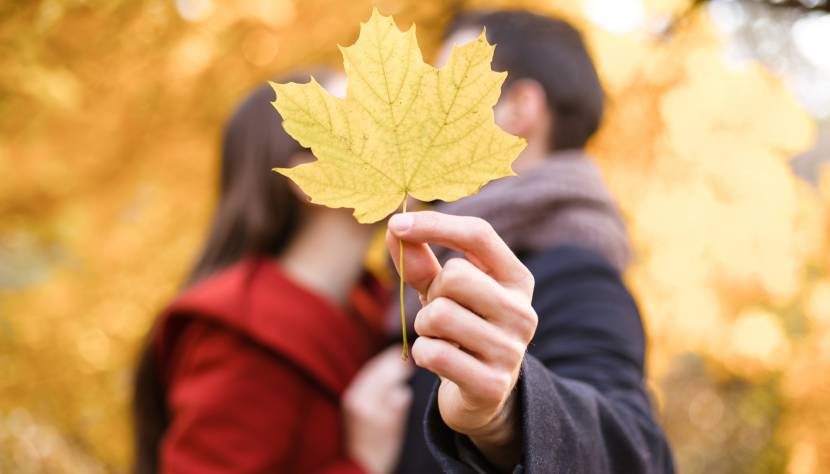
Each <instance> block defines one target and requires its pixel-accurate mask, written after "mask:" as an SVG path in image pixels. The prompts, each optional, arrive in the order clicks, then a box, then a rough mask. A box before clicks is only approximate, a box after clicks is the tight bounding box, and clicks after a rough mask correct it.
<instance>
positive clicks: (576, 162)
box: [387, 150, 631, 328]
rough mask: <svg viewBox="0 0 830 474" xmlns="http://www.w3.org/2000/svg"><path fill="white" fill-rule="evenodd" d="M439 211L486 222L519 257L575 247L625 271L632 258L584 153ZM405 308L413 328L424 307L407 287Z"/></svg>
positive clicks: (396, 311)
mask: <svg viewBox="0 0 830 474" xmlns="http://www.w3.org/2000/svg"><path fill="white" fill-rule="evenodd" d="M434 209H435V210H436V211H439V212H443V213H446V214H453V215H463V216H476V217H480V218H482V219H484V220H486V221H487V222H489V223H490V225H492V226H493V228H494V229H495V231H496V232H497V233H498V234H499V236H501V238H502V239H503V240H504V241H505V243H507V245H508V246H509V247H510V249H511V250H512V251H513V252H514V253H516V254H517V255H519V256H525V255H528V254H533V253H538V252H541V251H544V250H547V249H549V248H551V247H554V246H557V245H562V244H572V245H577V246H582V247H586V248H588V249H590V250H592V251H594V252H596V253H598V254H600V255H602V256H603V257H605V258H606V259H607V260H608V261H609V262H610V263H611V264H612V265H613V266H614V267H616V268H617V270H619V271H620V272H621V273H622V272H623V271H624V269H625V267H626V265H627V264H628V262H629V259H630V258H631V250H630V247H629V242H628V236H627V234H626V230H625V223H624V222H623V219H622V216H621V215H620V212H619V210H618V208H617V206H616V204H615V203H614V199H613V198H612V197H611V194H610V193H609V192H608V190H607V189H606V187H605V183H604V182H603V180H602V176H601V174H600V172H599V169H598V168H597V166H596V165H595V164H594V162H593V161H592V160H591V158H589V157H588V156H587V155H585V154H584V152H582V151H581V150H571V151H566V152H560V153H556V154H554V155H552V156H550V157H548V158H547V159H545V160H544V162H542V163H541V164H539V165H537V166H536V167H535V168H533V169H531V170H528V171H526V172H523V173H522V174H521V175H518V176H510V177H507V178H503V179H500V180H498V181H494V182H492V183H490V184H488V185H486V186H485V187H484V188H482V189H481V191H479V192H478V193H477V194H475V195H473V196H469V197H466V198H463V199H460V200H458V201H454V202H449V203H440V204H438V205H436V206H435V207H434ZM432 250H433V252H435V256H436V257H437V258H438V261H439V262H440V263H441V264H442V265H443V264H444V262H446V261H447V260H449V259H451V258H454V257H459V256H461V254H460V253H458V252H456V251H454V250H451V249H447V248H444V247H438V246H434V245H433V246H432ZM392 306H393V307H392V308H390V313H389V314H388V319H387V321H390V322H393V321H399V317H400V304H399V303H397V302H396V303H395V304H393V305H392ZM404 306H405V308H406V319H407V322H408V325H409V327H410V328H411V327H412V324H413V321H414V318H415V314H416V313H417V312H418V310H419V309H420V308H421V303H420V301H419V299H418V293H417V292H416V291H415V290H414V289H412V288H410V287H408V286H407V287H406V289H405V291H404ZM390 324H391V323H390Z"/></svg>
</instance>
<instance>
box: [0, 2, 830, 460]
mask: <svg viewBox="0 0 830 474" xmlns="http://www.w3.org/2000/svg"><path fill="white" fill-rule="evenodd" d="M375 3H377V5H378V8H379V9H380V11H381V12H383V13H384V14H393V15H394V16H395V19H396V21H397V23H398V25H399V26H401V27H402V28H403V29H405V28H407V27H408V26H409V25H410V24H411V23H412V22H416V23H417V25H418V29H417V34H418V42H419V43H420V44H421V45H422V48H423V50H424V56H425V59H427V60H428V61H429V60H431V59H432V54H434V52H435V51H436V47H437V45H438V43H439V41H440V38H441V34H442V29H443V28H444V26H445V25H446V22H447V21H448V19H449V18H450V17H451V15H453V14H454V13H455V12H456V10H458V9H461V8H473V7H477V6H500V5H510V6H526V7H529V8H532V9H534V11H537V12H541V13H548V14H556V15H559V16H564V17H565V18H567V19H569V20H571V21H572V22H573V23H574V24H576V25H577V26H579V27H580V28H582V29H583V30H584V32H585V35H586V39H587V41H588V43H589V45H590V47H591V50H592V52H593V53H594V55H595V59H596V62H597V64H598V67H599V69H600V73H601V76H602V79H603V83H604V86H605V87H606V89H607V91H608V94H609V110H608V113H607V115H606V118H605V121H604V125H603V128H602V129H601V131H600V133H599V134H598V136H597V137H596V138H595V139H594V140H593V141H592V143H591V144H590V150H589V151H590V152H591V153H592V154H593V155H594V156H596V157H597V158H598V161H599V163H600V165H601V167H602V169H603V172H604V174H605V177H606V179H607V181H608V183H609V185H610V187H611V189H612V191H613V192H614V194H615V195H616V196H617V198H618V199H619V201H620V203H621V206H622V209H623V211H624V213H625V216H626V220H627V224H628V225H629V228H630V232H631V236H632V240H633V242H634V244H635V249H636V259H635V263H634V265H633V266H632V267H631V269H630V271H629V272H628V274H627V275H626V279H627V281H628V283H629V285H630V286H631V288H632V289H633V291H634V293H635V294H636V296H637V298H638V300H639V303H640V304H641V306H642V309H643V311H644V314H645V317H646V324H647V329H648V331H649V335H650V340H649V344H650V346H649V350H650V353H649V355H650V367H649V377H650V385H651V388H652V390H653V392H654V394H655V403H656V405H657V407H658V410H659V412H660V416H661V418H662V420H663V423H664V425H665V426H666V428H667V430H668V431H669V434H670V436H671V438H672V441H673V443H674V445H675V448H676V454H677V459H678V462H679V464H680V466H681V469H682V472H690V473H698V472H723V473H733V472H734V473H738V472H781V471H786V470H790V471H791V472H797V473H806V472H826V471H828V470H830V433H828V431H827V430H826V427H827V426H830V411H828V410H827V409H826V407H827V404H828V402H830V393H828V391H827V390H828V389H827V387H830V274H828V266H827V263H828V262H827V255H828V254H829V253H828V251H830V242H828V238H827V236H828V230H830V228H829V227H828V211H830V174H829V173H827V172H825V173H824V177H825V178H824V179H823V180H822V181H821V183H820V184H819V185H818V186H813V185H810V184H808V183H806V182H805V181H803V180H801V179H800V178H798V177H797V176H795V175H794V174H793V172H792V170H791V167H790V166H789V163H788V160H790V159H791V158H792V157H793V156H795V155H797V154H798V153H800V152H803V151H804V150H806V149H808V148H809V147H810V146H811V145H812V142H813V140H814V138H815V137H814V135H815V127H814V124H813V122H812V120H811V119H810V117H809V115H808V114H807V113H806V112H805V111H804V110H803V109H802V108H801V107H800V106H799V105H798V103H797V102H796V100H795V98H794V97H793V96H792V94H791V93H790V92H789V91H788V90H787V89H786V88H785V87H784V85H783V84H782V82H781V80H780V79H779V78H777V77H775V76H774V75H773V74H771V73H770V72H769V71H767V70H765V69H764V68H763V67H762V66H760V65H758V64H755V63H746V64H743V65H740V66H734V65H730V64H728V63H726V62H725V61H724V60H723V50H724V45H723V41H722V38H721V37H720V36H719V34H718V32H717V31H716V30H715V29H714V27H713V26H712V25H711V22H710V21H709V19H708V17H707V16H706V13H705V11H701V12H699V13H697V14H694V15H692V16H691V17H688V18H687V19H686V21H684V22H682V23H681V24H680V25H679V26H678V27H677V28H676V29H675V30H674V32H673V33H672V34H671V35H670V36H668V37H663V38H652V37H647V36H645V35H641V34H626V35H619V34H612V33H609V32H607V31H605V30H602V29H600V28H598V27H596V26H594V25H593V24H592V23H590V22H588V21H587V20H586V19H585V17H584V15H583V9H582V5H581V2H579V1H564V0H563V1H538V2H537V1H524V2H519V1H511V2H496V1H489V2H485V1H470V2H463V3H462V2H439V1H416V0H403V1H400V2H392V1H381V2H375ZM372 4H373V2H369V1H368V0H367V1H349V2H346V1H343V2H328V1H323V0H308V1H292V0H273V1H265V0H263V1H253V0H252V1H240V2H219V1H217V0H215V1H213V2H210V1H207V0H202V1H195V0H192V1H184V0H178V1H176V2H171V1H162V0H147V1H144V2H131V1H125V0H115V1H107V2H98V1H83V2H81V1H69V2H59V1H54V0H53V1H47V0H41V1H34V2H6V3H4V4H3V5H0V45H2V48H3V54H2V55H0V176H2V178H0V179H2V185H0V471H2V472H6V471H9V472H34V473H37V472H50V473H51V472H56V473H61V472H66V473H69V472H72V473H75V472H122V471H123V470H124V469H125V468H126V466H127V464H128V461H129V458H130V441H129V436H128V435H129V425H128V420H129V417H128V406H129V393H130V387H131V377H132V375H131V374H132V367H133V363H134V358H135V354H136V349H137V347H138V346H139V344H140V341H141V340H142V338H143V336H144V334H145V333H146V331H147V330H148V328H149V324H150V322H151V320H152V318H153V316H154V315H155V314H156V313H157V311H158V310H159V309H160V308H161V307H162V306H163V305H164V304H165V302H166V301H168V300H169V299H170V298H171V296H172V295H173V294H175V292H176V290H177V287H178V285H179V284H180V282H181V278H182V276H183V275H184V273H185V272H186V271H187V269H188V265H189V264H190V263H191V262H192V259H193V258H194V257H195V255H196V254H197V252H198V250H199V247H200V245H201V241H202V238H203V236H204V232H205V226H206V224H207V220H208V218H209V215H210V212H211V210H212V205H213V203H214V201H215V192H216V187H215V185H216V180H217V171H218V167H217V158H218V143H219V139H220V133H221V126H222V123H223V121H224V120H225V118H226V117H227V116H228V115H229V114H230V113H231V111H232V110H233V107H234V106H235V104H236V102H237V101H238V100H239V99H240V98H241V97H243V95H244V94H245V93H246V92H247V91H248V90H250V88H252V87H254V86H255V85H258V84H260V83H262V82H263V81H265V80H267V79H273V78H274V77H275V76H276V75H277V74H279V73H281V72H286V71H290V70H292V69H295V68H301V67H304V66H309V65H317V64H328V65H332V66H338V65H339V64H340V55H339V52H338V50H337V48H336V44H338V43H339V44H351V43H353V42H354V41H355V39H356V38H357V33H358V29H357V27H358V25H359V23H360V22H361V21H365V20H366V18H367V17H368V15H369V13H370V11H371V6H372ZM687 4H688V2H682V1H679V0H677V1H674V0H666V1H662V2H660V1H657V0H653V1H648V2H646V5H647V7H648V8H649V10H650V11H651V12H653V13H656V14H665V15H673V14H676V13H677V12H679V11H680V10H681V9H683V8H685V7H686V5H687ZM264 172H268V170H264Z"/></svg>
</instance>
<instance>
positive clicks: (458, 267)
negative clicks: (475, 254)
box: [440, 258, 467, 288]
mask: <svg viewBox="0 0 830 474" xmlns="http://www.w3.org/2000/svg"><path fill="white" fill-rule="evenodd" d="M466 263H467V262H466V261H465V260H464V259H461V258H452V259H450V260H448V261H447V263H445V264H444V268H443V269H442V270H441V280H440V281H441V286H442V288H446V287H448V286H453V285H457V284H460V283H463V280H464V278H465V277H464V274H465V273H466V270H467V265H466Z"/></svg>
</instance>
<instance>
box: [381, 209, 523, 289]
mask: <svg viewBox="0 0 830 474" xmlns="http://www.w3.org/2000/svg"><path fill="white" fill-rule="evenodd" d="M389 230H390V232H391V233H392V234H393V235H394V236H395V237H397V238H399V239H401V240H403V241H406V242H416V243H422V242H425V243H435V244H438V245H441V246H444V247H448V248H451V249H453V250H457V251H459V252H463V253H464V255H465V256H466V257H467V259H468V260H470V262H472V263H473V264H474V265H475V266H477V267H478V268H480V269H481V270H482V271H484V272H485V273H487V274H489V275H490V276H492V277H493V278H494V279H495V280H496V281H498V282H501V283H504V284H520V285H521V286H524V285H525V283H527V282H529V281H532V279H531V278H532V277H530V272H529V271H528V269H527V268H526V267H525V266H524V265H523V264H522V262H521V261H519V258H518V257H516V255H515V254H514V253H513V251H511V250H510V248H509V247H508V246H507V244H506V243H504V241H503V240H502V239H501V237H499V235H498V234H497V233H496V231H495V230H493V227H492V226H491V225H490V224H489V223H488V222H487V221H485V220H484V219H480V218H478V217H468V216H452V215H449V214H442V213H440V212H434V211H420V212H407V213H404V214H395V215H394V216H392V218H391V219H390V220H389Z"/></svg>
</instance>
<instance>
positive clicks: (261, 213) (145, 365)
mask: <svg viewBox="0 0 830 474" xmlns="http://www.w3.org/2000/svg"><path fill="white" fill-rule="evenodd" d="M325 75H327V73H326V72H325V71H321V72H319V73H317V74H315V76H316V77H317V78H318V79H320V80H323V79H325V78H324V77H321V76H325ZM286 80H287V81H294V82H300V81H302V80H303V79H302V78H299V77H289V78H286V79H285V80H283V81H282V82H285V81H286ZM273 98H274V92H273V91H272V89H271V88H270V87H269V86H267V85H264V86H261V87H259V88H257V89H256V90H255V91H253V93H251V94H250V95H249V96H248V97H247V98H246V99H245V101H244V102H242V104H241V105H240V106H239V108H238V109H237V110H236V112H235V113H234V114H233V116H232V117H231V119H230V120H229V121H228V123H227V124H226V126H225V133H224V137H223V142H222V164H221V166H222V169H221V182H220V193H219V202H218V205H217V210H216V214H215V215H214V218H213V223H212V225H211V228H210V232H209V234H208V237H207V242H206V243H205V246H204V249H203V250H202V253H201V255H200V256H199V258H198V260H197V261H196V264H195V265H194V267H193V269H192V271H191V272H190V275H189V277H188V278H187V280H186V281H185V287H187V286H191V285H193V284H195V283H197V282H199V281H200V280H202V279H204V278H205V277H207V276H210V275H211V274H213V273H215V272H217V271H219V270H221V269H223V268H225V267H227V266H229V265H232V264H233V263H235V262H236V261H238V260H240V259H241V258H243V257H246V256H250V255H258V256H276V255H279V254H280V253H281V252H282V250H283V249H284V248H285V246H286V244H287V243H288V242H289V241H290V240H291V238H292V237H293V236H294V234H295V231H296V229H297V226H298V221H299V216H300V209H301V203H300V201H299V199H297V198H296V197H295V195H294V193H293V192H292V191H291V188H290V186H289V182H288V179H287V178H285V177H283V176H281V175H278V174H276V173H273V172H271V171H270V170H271V168H274V167H286V166H290V164H291V157H292V156H293V155H295V154H296V153H298V152H300V151H302V150H303V148H302V147H301V146H300V145H299V144H298V143H297V142H296V141H295V140H294V139H293V138H291V137H290V136H288V134H287V133H285V131H284V130H283V128H282V118H281V117H280V116H279V114H278V113H277V112H276V110H274V107H272V106H271V104H270V102H271V101H272V100H273ZM152 336H153V332H152V330H151V331H150V334H149V335H148V337H147V340H146V342H145V345H144V348H143V349H142V352H141V356H140V359H139V362H138V368H137V371H136V379H135V390H134V398H133V418H134V420H133V426H134V434H135V464H134V466H133V470H134V472H135V473H136V474H154V473H156V472H157V471H158V467H159V457H158V451H159V447H160V442H161V439H162V437H163V436H164V432H165V431H166V430H167V426H168V424H169V414H168V412H167V406H166V401H165V389H164V384H163V382H162V380H161V378H160V375H159V373H158V368H157V367H156V360H155V357H154V355H153V354H154V353H153V351H152V343H151V341H152Z"/></svg>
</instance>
